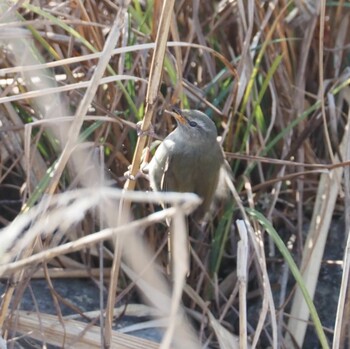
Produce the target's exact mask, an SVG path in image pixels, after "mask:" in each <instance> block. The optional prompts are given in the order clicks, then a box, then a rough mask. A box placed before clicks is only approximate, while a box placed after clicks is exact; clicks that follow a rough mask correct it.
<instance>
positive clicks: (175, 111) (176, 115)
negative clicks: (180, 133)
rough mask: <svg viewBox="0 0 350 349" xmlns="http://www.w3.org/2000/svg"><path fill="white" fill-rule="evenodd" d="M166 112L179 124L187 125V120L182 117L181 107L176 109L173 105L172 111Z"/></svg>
mask: <svg viewBox="0 0 350 349" xmlns="http://www.w3.org/2000/svg"><path fill="white" fill-rule="evenodd" d="M165 112H166V113H167V114H169V115H171V116H172V117H174V118H175V119H176V120H177V121H178V122H179V123H181V124H185V123H186V118H185V117H184V116H183V115H182V111H181V109H180V108H179V107H176V106H175V105H173V106H172V107H171V110H165Z"/></svg>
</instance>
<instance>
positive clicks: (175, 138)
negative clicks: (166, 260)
mask: <svg viewBox="0 0 350 349" xmlns="http://www.w3.org/2000/svg"><path fill="white" fill-rule="evenodd" d="M170 114H171V115H172V116H174V117H175V119H176V121H177V128H176V129H175V130H174V131H173V132H171V133H170V134H169V135H168V136H167V137H166V138H165V139H164V141H163V142H162V143H161V144H160V146H159V147H158V149H157V151H156V153H155V154H154V157H153V159H152V160H151V162H150V165H149V175H150V182H151V187H152V189H153V190H155V191H175V192H192V193H195V194H197V195H198V196H199V197H200V198H202V200H203V202H202V204H201V205H200V206H199V207H198V209H197V210H196V211H195V212H194V217H195V219H196V220H200V219H202V218H203V217H204V216H205V214H206V212H207V211H208V210H209V208H210V205H211V203H212V200H213V197H214V194H215V191H216V188H217V186H218V182H219V175H220V168H221V166H222V165H223V164H224V156H223V151H222V149H221V146H220V145H219V143H218V141H217V129H216V126H215V124H214V122H213V121H212V120H211V119H210V118H209V117H208V116H207V115H206V114H204V113H202V112H200V111H198V110H181V109H179V108H177V107H173V109H172V111H171V112H170Z"/></svg>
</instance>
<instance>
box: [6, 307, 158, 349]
mask: <svg viewBox="0 0 350 349" xmlns="http://www.w3.org/2000/svg"><path fill="white" fill-rule="evenodd" d="M6 325H7V327H8V328H11V327H13V328H15V329H16V331H17V332H19V333H22V334H23V335H25V336H29V337H31V338H33V339H37V340H39V341H42V342H44V343H46V344H51V345H56V346H59V347H62V348H63V347H64V348H66V347H71V348H77V349H78V348H81V349H86V348H96V349H100V348H101V337H100V328H99V327H98V326H94V325H91V324H86V323H84V322H81V321H76V320H66V319H63V323H61V322H59V321H58V320H57V317H56V316H54V315H49V314H43V313H28V312H26V311H17V312H16V316H15V317H14V318H13V319H12V320H11V321H10V322H9V323H7V324H6ZM111 335H112V337H111V348H113V349H156V348H159V344H157V343H154V342H152V341H149V340H146V339H142V338H138V337H135V336H130V335H127V334H123V333H119V332H117V331H112V333H111Z"/></svg>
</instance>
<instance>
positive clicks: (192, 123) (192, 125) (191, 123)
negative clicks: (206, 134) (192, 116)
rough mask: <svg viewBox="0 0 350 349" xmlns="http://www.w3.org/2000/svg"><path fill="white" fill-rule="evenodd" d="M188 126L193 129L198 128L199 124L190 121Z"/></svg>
mask: <svg viewBox="0 0 350 349" xmlns="http://www.w3.org/2000/svg"><path fill="white" fill-rule="evenodd" d="M188 124H189V125H190V126H191V127H196V126H197V123H196V122H195V121H189V122H188Z"/></svg>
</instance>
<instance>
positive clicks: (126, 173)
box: [124, 164, 149, 181]
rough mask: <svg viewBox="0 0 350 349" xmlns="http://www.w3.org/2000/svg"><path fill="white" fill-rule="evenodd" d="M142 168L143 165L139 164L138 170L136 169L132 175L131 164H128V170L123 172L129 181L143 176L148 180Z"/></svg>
mask: <svg viewBox="0 0 350 349" xmlns="http://www.w3.org/2000/svg"><path fill="white" fill-rule="evenodd" d="M146 166H147V164H146ZM144 168H145V165H142V164H141V168H140V170H138V171H137V172H136V174H135V175H132V174H131V165H130V166H129V167H128V170H127V171H126V172H124V177H125V178H126V179H129V180H130V181H136V180H137V179H139V178H145V179H147V180H149V177H148V175H147V171H145V170H144Z"/></svg>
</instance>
